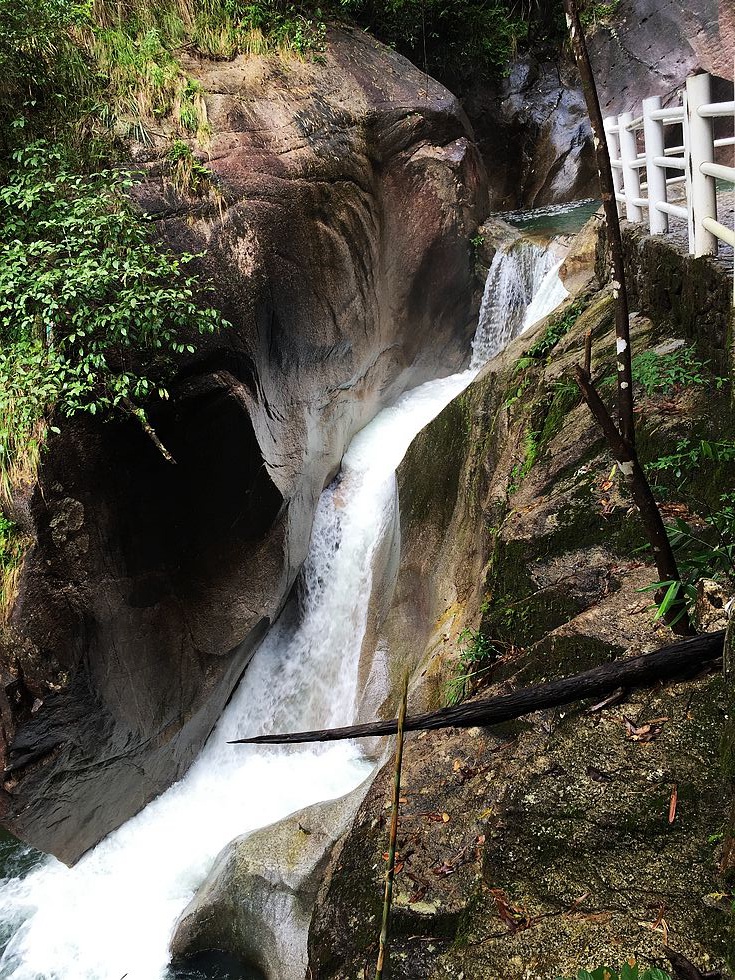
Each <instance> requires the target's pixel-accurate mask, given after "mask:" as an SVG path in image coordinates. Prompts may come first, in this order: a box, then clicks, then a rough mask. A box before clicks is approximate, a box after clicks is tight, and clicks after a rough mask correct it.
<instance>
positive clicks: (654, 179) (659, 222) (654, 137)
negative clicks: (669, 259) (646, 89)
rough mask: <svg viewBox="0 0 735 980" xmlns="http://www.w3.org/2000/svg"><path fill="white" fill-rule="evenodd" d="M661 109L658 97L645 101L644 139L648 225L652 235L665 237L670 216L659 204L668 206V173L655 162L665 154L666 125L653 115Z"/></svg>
mask: <svg viewBox="0 0 735 980" xmlns="http://www.w3.org/2000/svg"><path fill="white" fill-rule="evenodd" d="M660 108H661V99H660V98H659V96H658V95H653V96H651V98H650V99H644V100H643V138H644V139H645V143H646V180H647V182H648V225H649V227H650V229H651V234H652V235H665V234H666V232H667V231H668V230H669V216H668V214H664V212H663V211H659V209H658V205H659V204H666V201H667V196H666V171H665V170H664V169H663V168H662V167H657V166H656V164H655V163H654V162H653V161H654V158H655V157H662V156H664V153H665V144H664V124H663V122H662V121H660V120H656V119H652V118H651V113H652V112H653V111H654V110H656V109H660Z"/></svg>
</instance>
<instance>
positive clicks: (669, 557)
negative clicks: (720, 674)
mask: <svg viewBox="0 0 735 980" xmlns="http://www.w3.org/2000/svg"><path fill="white" fill-rule="evenodd" d="M564 10H565V13H566V17H567V25H568V27H569V37H570V39H571V43H572V50H573V51H574V60H575V62H576V64H577V69H578V71H579V74H580V78H581V80H582V90H583V92H584V98H585V102H586V103H587V112H588V114H589V117H590V124H591V126H592V134H593V140H594V146H595V158H596V162H597V171H598V174H599V177H600V191H601V194H602V206H603V210H604V213H605V224H606V226H607V238H608V245H609V248H610V255H611V258H612V274H613V283H612V286H613V296H614V298H615V335H616V338H617V345H616V346H617V360H616V366H617V392H618V425H617V426H616V425H615V423H614V422H613V419H612V417H611V416H610V413H609V412H608V410H607V408H606V407H605V405H604V403H603V401H602V399H601V398H600V396H599V395H598V393H597V391H596V389H595V387H594V385H593V384H592V380H591V378H590V374H589V364H590V359H591V349H590V348H589V346H588V345H587V344H586V345H585V360H584V367H581V368H577V383H578V384H579V387H580V389H581V391H582V395H583V396H584V399H585V401H586V402H587V405H588V407H589V409H590V411H591V412H592V414H593V416H594V417H595V419H596V420H597V422H598V424H599V425H600V428H601V429H602V431H603V432H604V434H605V438H606V439H607V442H608V445H609V447H610V450H611V452H612V454H613V456H614V457H615V459H616V461H617V464H618V468H619V469H620V472H621V473H622V474H623V476H624V477H625V480H626V482H627V484H628V487H629V489H630V493H631V496H632V497H633V501H634V502H635V504H636V506H637V508H638V511H639V513H640V515H641V520H642V521H643V526H644V528H645V530H646V535H647V537H648V541H649V544H650V545H651V550H652V551H653V557H654V561H655V562H656V569H657V571H658V574H659V579H660V580H661V581H662V582H679V583H681V576H680V575H679V568H678V566H677V564H676V558H675V556H674V552H673V549H672V547H671V542H670V541H669V537H668V534H667V533H666V528H665V526H664V522H663V520H662V518H661V512H660V511H659V509H658V505H657V503H656V499H655V497H654V496H653V491H652V490H651V485H650V484H649V482H648V478H647V477H646V474H645V471H644V469H643V467H642V466H641V464H640V462H639V460H638V455H637V453H636V449H635V416H634V414H633V369H632V357H631V349H630V310H629V307H628V290H627V288H626V282H625V262H624V259H623V239H622V235H621V232H620V219H619V217H618V205H617V201H616V199H615V184H614V183H613V174H612V165H611V163H610V151H609V148H608V145H607V137H606V135H605V126H604V121H603V118H602V111H601V109H600V100H599V98H598V95H597V86H596V84H595V77H594V74H593V72H592V65H591V63H590V59H589V53H588V51H587V44H586V41H585V37H584V31H583V29H582V24H581V22H580V19H579V12H578V10H577V3H576V0H564ZM663 618H664V621H665V622H666V623H668V625H669V626H670V627H671V629H672V630H674V632H675V633H679V634H680V635H681V636H691V635H692V633H693V629H692V626H691V623H690V621H689V615H688V612H687V608H686V597H685V594H684V590H683V588H682V586H681V584H680V585H679V591H678V593H677V595H676V598H675V599H674V601H673V602H672V603H671V605H670V606H669V608H668V610H667V611H666V612H665V613H664V616H663Z"/></svg>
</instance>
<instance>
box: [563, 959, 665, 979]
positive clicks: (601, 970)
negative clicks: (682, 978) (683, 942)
mask: <svg viewBox="0 0 735 980" xmlns="http://www.w3.org/2000/svg"><path fill="white" fill-rule="evenodd" d="M557 980H671V977H670V976H669V974H668V973H666V972H664V970H659V969H658V967H655V966H653V967H650V968H648V969H646V970H641V969H640V967H639V966H638V964H637V963H635V962H632V963H624V964H623V966H622V967H621V968H620V970H614V969H613V968H612V967H609V966H598V967H597V968H596V969H595V970H591V971H590V970H578V971H577V975H576V977H558V978H557Z"/></svg>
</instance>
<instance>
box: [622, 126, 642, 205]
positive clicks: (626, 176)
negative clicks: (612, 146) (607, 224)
mask: <svg viewBox="0 0 735 980" xmlns="http://www.w3.org/2000/svg"><path fill="white" fill-rule="evenodd" d="M632 121H633V114H632V113H631V112H621V113H620V115H619V116H618V125H619V127H620V133H619V137H620V159H621V160H622V161H623V187H624V188H625V217H626V218H627V219H628V221H642V220H643V212H642V211H641V209H640V207H639V206H638V205H637V204H634V203H633V200H634V199H635V198H639V197H640V196H641V177H640V173H639V172H638V168H637V167H636V166H634V163H635V161H636V160H637V158H638V150H637V148H636V141H635V133H634V132H631V131H630V130H629V129H626V127H627V125H628V123H630V122H632Z"/></svg>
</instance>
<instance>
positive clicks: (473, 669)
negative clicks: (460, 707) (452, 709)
mask: <svg viewBox="0 0 735 980" xmlns="http://www.w3.org/2000/svg"><path fill="white" fill-rule="evenodd" d="M458 639H459V644H460V654H459V660H458V662H457V666H456V671H455V674H454V676H453V677H452V678H451V679H450V680H449V681H448V683H447V688H446V700H447V704H458V703H459V702H460V701H462V700H463V699H464V698H465V697H466V696H467V694H468V693H469V690H470V688H471V687H472V685H473V684H474V683H476V682H477V681H478V680H480V679H481V677H482V676H483V675H484V674H487V672H488V671H489V670H490V668H491V667H492V665H493V663H494V661H495V659H496V658H497V655H498V651H497V647H496V645H495V644H494V643H493V641H492V640H491V639H490V638H489V637H488V636H486V635H485V634H484V633H481V632H480V631H479V630H473V629H465V630H462V632H461V633H460V634H459V638H458Z"/></svg>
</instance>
